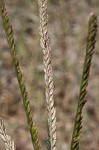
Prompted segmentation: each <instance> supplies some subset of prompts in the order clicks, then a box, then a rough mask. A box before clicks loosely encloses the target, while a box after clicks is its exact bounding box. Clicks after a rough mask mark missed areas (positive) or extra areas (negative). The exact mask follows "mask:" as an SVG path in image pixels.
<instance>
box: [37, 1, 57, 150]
mask: <svg viewBox="0 0 99 150" xmlns="http://www.w3.org/2000/svg"><path fill="white" fill-rule="evenodd" d="M38 4H39V14H40V36H41V39H40V44H41V48H42V49H43V54H44V72H45V84H46V102H47V110H48V127H49V140H50V145H49V147H51V150H56V110H55V108H54V98H53V73H52V66H51V56H50V55H51V48H50V44H49V35H48V27H47V24H48V14H47V0H38Z"/></svg>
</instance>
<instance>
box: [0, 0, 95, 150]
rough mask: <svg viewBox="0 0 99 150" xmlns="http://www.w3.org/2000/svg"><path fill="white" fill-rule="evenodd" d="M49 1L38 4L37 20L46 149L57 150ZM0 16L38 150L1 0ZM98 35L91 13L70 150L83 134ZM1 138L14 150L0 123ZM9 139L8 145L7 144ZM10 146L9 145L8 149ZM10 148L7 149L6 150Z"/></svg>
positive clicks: (34, 130) (35, 146) (10, 30)
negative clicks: (88, 87)
mask: <svg viewBox="0 0 99 150" xmlns="http://www.w3.org/2000/svg"><path fill="white" fill-rule="evenodd" d="M47 3H48V0H38V5H39V16H40V45H41V48H42V51H43V56H44V59H43V64H44V73H45V88H46V91H45V93H46V106H47V111H48V138H47V140H46V141H47V149H48V150H56V149H57V148H56V109H55V106H54V96H53V95H54V94H53V93H54V88H53V87H54V84H53V72H52V65H51V47H50V42H49V35H48V13H47ZM0 12H1V17H2V22H3V27H4V30H5V33H6V38H7V41H8V45H9V48H10V52H11V56H12V60H13V64H14V66H15V70H16V75H17V80H18V83H19V87H20V91H21V95H22V99H23V106H24V110H25V113H26V117H27V122H28V127H29V130H30V134H31V140H32V144H33V149H34V150H40V149H41V146H40V142H39V137H38V131H37V128H36V126H35V123H34V121H33V118H32V111H31V107H30V104H29V99H28V93H27V90H26V87H25V84H24V80H23V75H22V73H21V70H20V65H19V61H18V58H17V50H16V45H15V41H14V35H13V30H12V25H11V23H10V20H9V17H8V13H7V11H6V8H5V3H4V0H0ZM96 34H97V17H96V15H95V14H94V13H92V14H91V15H90V19H89V25H88V35H87V44H86V55H85V61H84V65H83V73H82V79H81V86H80V92H79V99H78V105H77V112H76V117H75V124H74V130H73V135H72V140H71V150H79V142H80V135H81V132H82V110H83V106H84V105H85V102H86V100H85V96H86V94H87V89H86V88H87V86H88V79H89V73H90V67H91V60H92V56H93V53H94V47H95V42H96ZM0 137H1V139H2V140H3V141H4V143H5V149H6V150H15V146H14V142H13V141H12V139H11V138H10V136H8V135H7V134H6V131H5V126H4V123H3V120H2V119H0ZM9 139H10V141H9ZM11 144H12V145H11ZM8 146H9V147H8Z"/></svg>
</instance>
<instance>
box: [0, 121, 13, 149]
mask: <svg viewBox="0 0 99 150" xmlns="http://www.w3.org/2000/svg"><path fill="white" fill-rule="evenodd" d="M0 138H1V139H2V141H3V142H4V144H5V149H6V150H15V149H16V148H15V144H14V141H13V140H12V139H11V137H10V136H9V135H7V134H6V129H5V125H4V121H3V120H2V119H1V118H0Z"/></svg>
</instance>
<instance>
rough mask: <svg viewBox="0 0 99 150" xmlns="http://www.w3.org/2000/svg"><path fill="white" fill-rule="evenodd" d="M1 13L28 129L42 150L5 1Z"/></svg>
mask: <svg viewBox="0 0 99 150" xmlns="http://www.w3.org/2000/svg"><path fill="white" fill-rule="evenodd" d="M0 12H1V17H2V22H3V27H4V30H5V33H6V38H7V41H8V45H9V48H10V52H11V56H12V60H13V64H14V66H15V71H16V75H17V79H18V83H19V87H20V91H21V95H22V99H23V104H24V109H25V113H26V116H27V121H28V127H29V130H30V134H31V139H32V143H33V147H34V149H35V150H40V148H41V147H40V144H39V140H38V132H37V129H36V127H35V123H34V121H33V119H32V111H31V108H30V104H29V100H28V93H27V90H26V87H25V84H24V80H23V75H22V72H21V70H20V66H19V61H18V58H17V54H16V52H17V50H16V45H15V41H14V36H13V30H12V25H11V24H10V20H9V17H8V14H7V11H6V8H5V3H4V0H0Z"/></svg>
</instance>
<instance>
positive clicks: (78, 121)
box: [71, 13, 97, 150]
mask: <svg viewBox="0 0 99 150" xmlns="http://www.w3.org/2000/svg"><path fill="white" fill-rule="evenodd" d="M96 34H97V17H96V15H94V14H93V13H92V14H91V16H90V20H89V27H88V36H87V46H86V56H85V62H84V67H83V74H82V80H81V87H80V93H79V100H78V106H77V113H76V118H75V125H74V132H73V137H72V142H71V150H79V141H80V134H81V131H82V109H83V106H84V104H85V102H86V100H85V96H86V93H87V90H86V88H87V85H88V79H89V72H90V66H91V60H92V55H93V53H94V47H95V42H96Z"/></svg>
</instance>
